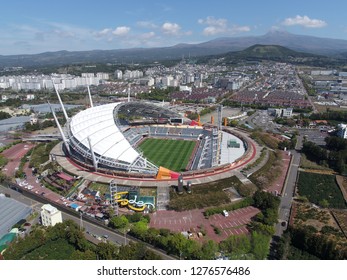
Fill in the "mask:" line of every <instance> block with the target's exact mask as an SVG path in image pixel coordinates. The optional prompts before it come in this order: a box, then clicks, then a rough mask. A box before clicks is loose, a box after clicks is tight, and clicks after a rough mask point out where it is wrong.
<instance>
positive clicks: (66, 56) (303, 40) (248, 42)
mask: <svg viewBox="0 0 347 280" xmlns="http://www.w3.org/2000/svg"><path fill="white" fill-rule="evenodd" d="M253 45H277V46H282V47H286V48H289V49H291V50H293V51H297V52H303V53H313V54H319V55H327V56H333V57H337V58H347V40H340V39H329V38H319V37H314V36H306V35H296V34H292V33H289V32H285V31H277V30H275V31H270V32H268V33H266V34H265V35H262V36H248V37H223V38H217V39H214V40H210V41H207V42H203V43H199V44H183V43H182V44H177V45H175V46H171V47H161V48H133V49H116V50H91V51H57V52H45V53H40V54H33V55H6V56H1V55H0V67H10V66H23V67H30V66H33V67H37V66H50V65H58V66H59V65H67V64H82V63H84V64H85V63H122V62H124V63H129V62H145V61H147V62H150V61H157V60H173V59H181V58H182V56H185V57H187V56H188V55H189V54H190V55H191V56H192V57H199V56H207V55H218V54H224V53H228V52H232V51H241V50H244V49H246V48H249V47H251V46H253Z"/></svg>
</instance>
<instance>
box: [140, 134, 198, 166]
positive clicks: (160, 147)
mask: <svg viewBox="0 0 347 280" xmlns="http://www.w3.org/2000/svg"><path fill="white" fill-rule="evenodd" d="M195 145H196V142H195V141H188V140H173V139H155V138H148V139H146V140H144V141H143V142H142V143H141V144H140V145H139V147H138V148H139V150H141V151H143V154H144V156H145V157H146V158H147V159H148V160H149V161H151V162H153V163H154V164H156V165H157V166H163V167H166V168H168V169H170V170H173V171H177V172H179V171H185V168H186V166H187V164H188V162H189V159H190V157H191V155H192V152H193V150H194V147H195Z"/></svg>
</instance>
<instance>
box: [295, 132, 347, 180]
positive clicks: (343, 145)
mask: <svg viewBox="0 0 347 280" xmlns="http://www.w3.org/2000/svg"><path fill="white" fill-rule="evenodd" d="M325 142H326V143H327V145H326V148H322V147H320V146H318V145H316V144H315V143H313V142H311V141H307V142H305V143H304V144H303V148H302V152H303V153H305V155H306V156H307V158H308V159H309V160H312V161H314V162H316V163H318V164H320V165H325V166H329V167H330V168H332V169H334V170H335V171H337V172H339V173H341V174H345V173H346V172H347V165H346V163H347V140H345V139H341V138H339V137H336V136H331V137H327V138H326V139H325Z"/></svg>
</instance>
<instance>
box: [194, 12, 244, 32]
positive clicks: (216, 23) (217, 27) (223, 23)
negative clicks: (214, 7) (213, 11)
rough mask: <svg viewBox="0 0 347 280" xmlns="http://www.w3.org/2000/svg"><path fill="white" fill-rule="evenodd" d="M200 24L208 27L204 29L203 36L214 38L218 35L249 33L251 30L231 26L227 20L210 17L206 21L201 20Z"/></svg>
mask: <svg viewBox="0 0 347 280" xmlns="http://www.w3.org/2000/svg"><path fill="white" fill-rule="evenodd" d="M198 23H200V24H202V25H207V27H205V28H204V30H203V32H202V33H203V34H204V35H206V36H213V35H217V34H229V35H232V34H236V33H241V32H249V31H250V30H251V28H250V27H249V26H239V25H231V26H230V25H229V23H228V20H227V19H225V18H214V17H212V16H208V17H207V18H206V19H199V20H198Z"/></svg>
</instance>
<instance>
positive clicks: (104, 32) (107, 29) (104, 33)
mask: <svg viewBox="0 0 347 280" xmlns="http://www.w3.org/2000/svg"><path fill="white" fill-rule="evenodd" d="M110 32H111V29H110V28H104V29H103V30H101V31H99V32H98V34H99V35H107V34H108V33H110Z"/></svg>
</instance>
